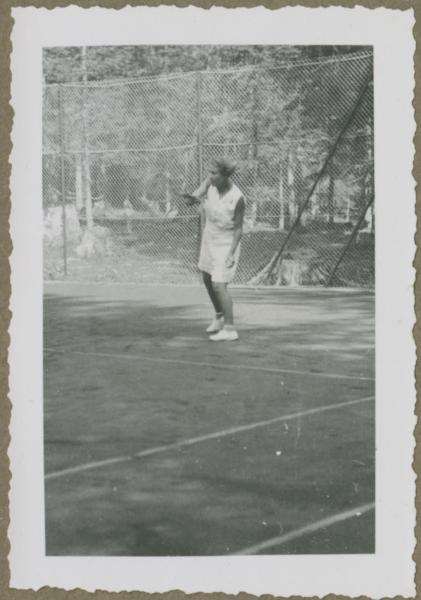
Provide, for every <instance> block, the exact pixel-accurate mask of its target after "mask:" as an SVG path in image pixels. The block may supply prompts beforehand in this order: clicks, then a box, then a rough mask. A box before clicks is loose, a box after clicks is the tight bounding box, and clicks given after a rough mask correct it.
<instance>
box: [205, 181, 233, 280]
mask: <svg viewBox="0 0 421 600" xmlns="http://www.w3.org/2000/svg"><path fill="white" fill-rule="evenodd" d="M242 195H243V194H242V192H241V190H240V189H239V188H238V187H237V186H236V185H235V184H233V185H232V186H231V188H230V189H229V190H228V191H227V192H225V193H224V194H220V193H219V191H218V190H217V188H216V187H215V186H213V185H210V186H209V188H208V191H207V196H206V199H205V201H204V203H203V208H204V211H205V217H206V222H205V227H204V230H203V235H202V245H201V248H200V256H199V269H200V270H201V271H205V272H206V273H209V274H210V276H211V278H212V280H213V281H217V282H225V283H229V282H230V281H232V279H233V277H234V275H235V270H236V268H237V264H238V259H239V257H240V244H238V246H237V248H236V251H235V254H234V264H233V266H232V267H230V268H229V269H228V268H227V267H226V266H225V261H226V259H227V256H228V254H229V251H230V249H231V245H232V240H233V237H234V213H235V208H236V206H237V203H238V201H239V199H240V198H241V197H242Z"/></svg>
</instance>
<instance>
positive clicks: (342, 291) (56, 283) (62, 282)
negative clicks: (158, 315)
mask: <svg viewBox="0 0 421 600" xmlns="http://www.w3.org/2000/svg"><path fill="white" fill-rule="evenodd" d="M60 286H61V287H64V286H68V287H70V288H71V287H76V288H78V287H85V288H89V287H92V288H94V289H95V288H98V287H100V288H104V287H105V286H106V287H107V288H112V287H115V288H117V289H118V288H122V287H127V288H136V287H137V288H139V289H148V288H157V287H158V288H173V287H174V288H176V289H177V288H194V289H195V290H197V289H202V290H203V283H202V280H201V279H200V275H199V276H198V281H197V282H196V283H195V282H192V283H162V282H159V281H158V282H156V283H139V282H137V283H135V282H130V281H128V282H122V281H113V282H112V283H111V282H110V283H106V284H104V283H103V282H101V281H89V282H88V281H77V280H74V279H54V280H51V281H49V280H45V281H44V288H45V289H46V291H48V290H47V288H54V287H60ZM231 288H232V289H234V290H242V291H243V290H247V291H251V292H253V291H258V292H268V293H273V292H275V293H281V294H282V293H284V292H285V293H288V292H290V293H291V292H292V293H295V292H299V293H302V292H303V293H306V292H307V293H308V292H310V293H311V292H313V293H314V292H317V293H318V294H319V293H330V292H335V293H337V294H339V295H344V296H345V295H346V294H356V293H357V294H363V295H367V296H374V295H375V290H374V289H372V288H359V287H346V288H343V287H329V288H325V287H316V286H314V285H300V286H299V287H295V288H289V287H287V286H278V287H275V286H271V287H269V286H267V285H247V284H246V283H243V284H241V283H235V284H231ZM77 295H79V294H77Z"/></svg>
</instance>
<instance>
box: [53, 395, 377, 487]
mask: <svg viewBox="0 0 421 600" xmlns="http://www.w3.org/2000/svg"><path fill="white" fill-rule="evenodd" d="M370 400H374V396H368V397H367V398H358V399H357V400H348V401H347V402H340V403H338V404H328V405H326V406H319V407H318V408H311V409H309V410H304V411H301V412H297V413H292V414H289V415H283V416H282V417H275V418H273V419H267V420H265V421H257V422H256V423H249V424H248V425H239V426H238V427H230V428H229V429H223V430H221V431H215V432H213V433H207V434H205V435H200V436H198V437H194V438H190V439H187V440H181V441H180V442H175V443H173V444H167V445H165V446H156V447H155V448H149V450H142V451H141V452H137V453H136V454H134V455H133V456H119V457H115V458H108V459H105V460H100V461H96V462H90V463H85V464H84V465H78V466H75V467H69V468H68V469H62V470H61V471H53V472H51V473H47V474H46V475H45V479H57V478H58V477H63V476H65V475H72V474H74V473H80V472H81V471H89V470H90V469H97V468H98V467H106V466H108V465H113V464H116V463H121V462H127V461H130V460H133V459H135V458H144V457H146V456H152V455H153V454H161V453H163V452H168V451H169V450H175V449H177V448H183V447H185V446H191V445H193V444H198V443H200V442H206V441H207V440H213V439H215V438H221V437H224V436H227V435H235V434H237V433H241V432H243V431H250V430H251V429H257V428H258V427H265V426H266V425H272V424H273V423H280V422H282V421H290V420H292V419H298V418H299V417H307V416H309V415H314V414H316V413H321V412H326V411H329V410H335V409H337V408H344V407H347V406H352V405H354V404H360V403H362V402H369V401H370Z"/></svg>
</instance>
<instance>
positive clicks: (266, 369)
mask: <svg viewBox="0 0 421 600" xmlns="http://www.w3.org/2000/svg"><path fill="white" fill-rule="evenodd" d="M44 352H48V353H53V352H57V353H59V354H66V355H69V354H73V355H79V356H95V357H98V358H116V359H123V360H138V361H142V360H143V361H147V362H154V363H166V364H175V365H186V366H191V367H207V368H210V369H225V370H228V371H229V370H233V371H244V370H245V371H258V372H262V373H275V374H276V373H278V374H279V375H282V374H288V375H310V376H312V377H326V378H328V379H350V380H354V381H355V380H357V381H374V377H364V376H360V375H345V374H343V373H322V372H318V371H299V370H295V369H276V368H274V367H273V368H272V367H255V366H253V365H243V364H239V365H234V364H227V363H221V364H218V363H208V362H200V361H191V360H181V359H178V358H160V357H151V356H146V355H143V354H114V353H108V352H89V351H82V350H58V349H56V348H50V347H45V348H44Z"/></svg>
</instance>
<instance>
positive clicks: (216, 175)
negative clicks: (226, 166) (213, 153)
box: [209, 166, 227, 187]
mask: <svg viewBox="0 0 421 600" xmlns="http://www.w3.org/2000/svg"><path fill="white" fill-rule="evenodd" d="M209 173H210V182H211V184H212V185H214V186H216V187H223V185H224V183H225V182H226V179H227V178H226V177H224V176H223V175H221V173H220V171H219V169H218V167H216V166H214V167H212V168H211V170H210V172H209Z"/></svg>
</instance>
